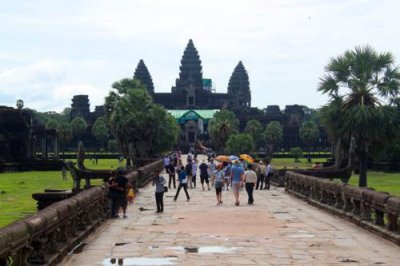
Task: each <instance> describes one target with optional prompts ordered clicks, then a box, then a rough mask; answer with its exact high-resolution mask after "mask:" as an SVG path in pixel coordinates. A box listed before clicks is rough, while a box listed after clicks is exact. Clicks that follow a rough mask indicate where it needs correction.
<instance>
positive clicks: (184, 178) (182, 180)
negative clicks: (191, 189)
mask: <svg viewBox="0 0 400 266" xmlns="http://www.w3.org/2000/svg"><path fill="white" fill-rule="evenodd" d="M178 177H179V186H178V189H177V190H176V194H175V198H174V201H176V200H177V199H178V196H179V192H180V191H181V188H182V187H183V190H185V194H186V199H187V201H189V200H190V197H189V193H188V192H187V176H186V171H185V167H184V166H181V172H180V173H179V176H178Z"/></svg>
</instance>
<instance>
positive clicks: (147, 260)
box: [101, 257, 177, 266]
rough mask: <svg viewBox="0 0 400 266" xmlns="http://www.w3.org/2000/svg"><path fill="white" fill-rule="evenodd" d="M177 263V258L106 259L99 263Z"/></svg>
mask: <svg viewBox="0 0 400 266" xmlns="http://www.w3.org/2000/svg"><path fill="white" fill-rule="evenodd" d="M176 262H177V258H146V257H137V258H118V259H117V258H108V259H105V260H103V261H102V262H101V263H102V265H104V266H108V265H125V266H134V265H155V266H158V265H174V264H176Z"/></svg>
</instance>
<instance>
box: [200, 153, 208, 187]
mask: <svg viewBox="0 0 400 266" xmlns="http://www.w3.org/2000/svg"><path fill="white" fill-rule="evenodd" d="M199 169H200V182H201V187H202V188H203V191H204V182H206V183H207V188H208V190H210V184H209V174H208V165H207V164H206V161H205V160H202V162H201V164H200V166H199Z"/></svg>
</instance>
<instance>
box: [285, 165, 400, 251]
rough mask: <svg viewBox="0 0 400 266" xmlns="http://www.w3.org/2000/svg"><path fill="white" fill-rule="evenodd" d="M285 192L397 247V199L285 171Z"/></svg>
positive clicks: (399, 209)
mask: <svg viewBox="0 0 400 266" xmlns="http://www.w3.org/2000/svg"><path fill="white" fill-rule="evenodd" d="M285 177H286V182H287V183H286V191H287V192H289V193H291V194H293V195H295V196H297V197H299V198H301V199H304V200H305V201H307V202H308V203H310V204H312V205H314V206H317V207H319V208H321V209H324V210H327V211H329V212H331V213H333V214H335V215H338V216H341V217H343V218H346V219H348V220H350V221H352V222H354V223H356V224H358V225H360V226H362V227H364V228H366V229H368V230H370V231H373V232H375V233H378V234H380V235H382V236H383V237H385V238H387V239H389V240H391V241H393V242H395V243H397V244H400V218H399V217H400V198H399V197H394V196H392V195H390V194H388V193H386V192H378V191H375V190H373V189H370V188H360V187H354V186H350V185H348V184H342V183H339V182H334V181H330V180H326V179H321V178H318V177H313V176H308V175H303V174H299V173H295V172H291V171H287V172H286V174H285Z"/></svg>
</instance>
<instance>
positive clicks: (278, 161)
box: [271, 158, 326, 169]
mask: <svg viewBox="0 0 400 266" xmlns="http://www.w3.org/2000/svg"><path fill="white" fill-rule="evenodd" d="M315 162H319V163H323V162H326V158H314V159H313V160H312V162H311V163H309V162H308V161H307V159H306V158H302V159H300V161H299V162H295V161H294V159H293V158H272V161H271V165H272V167H273V168H275V169H282V168H287V169H295V168H312V167H313V164H314V163H315Z"/></svg>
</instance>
